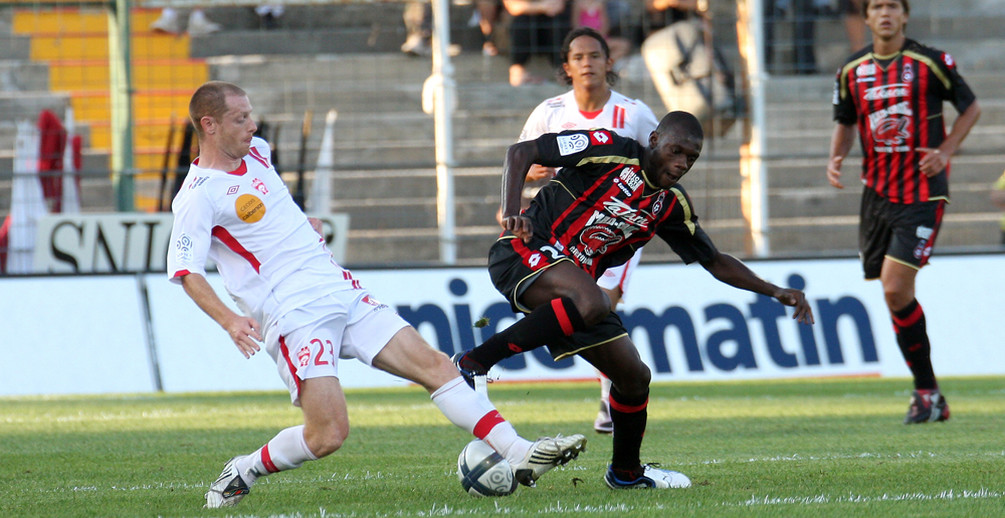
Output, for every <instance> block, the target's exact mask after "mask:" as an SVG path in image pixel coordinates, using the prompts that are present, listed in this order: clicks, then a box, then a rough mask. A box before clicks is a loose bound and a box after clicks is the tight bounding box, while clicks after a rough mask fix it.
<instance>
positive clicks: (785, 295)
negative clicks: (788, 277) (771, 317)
mask: <svg viewBox="0 0 1005 518" xmlns="http://www.w3.org/2000/svg"><path fill="white" fill-rule="evenodd" d="M701 265H702V266H703V267H704V268H705V269H706V270H708V273H711V274H712V276H713V277H715V278H716V279H718V280H719V281H721V282H724V283H726V284H729V285H730V286H733V287H735V288H740V289H741V290H747V291H752V292H754V293H760V294H762V295H767V296H769V297H772V298H774V299H775V300H777V301H778V302H781V303H782V304H785V305H786V306H791V307H793V308H795V310H796V311H795V314H793V315H792V318H794V319H796V320H798V321H800V322H802V323H804V324H812V323H813V310H812V309H810V305H809V303H808V302H806V295H805V294H804V293H803V292H802V291H801V290H795V289H791V288H781V287H778V286H775V285H774V284H771V283H770V282H768V281H766V280H764V279H762V278H760V277H758V276H757V274H755V273H754V272H753V271H751V270H750V268H747V265H745V264H743V262H741V261H740V260H739V259H737V258H735V257H733V256H731V255H728V254H723V253H718V254H716V256H715V257H714V258H713V259H712V260H711V261H707V262H703V263H701Z"/></svg>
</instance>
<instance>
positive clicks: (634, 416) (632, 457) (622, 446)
mask: <svg viewBox="0 0 1005 518" xmlns="http://www.w3.org/2000/svg"><path fill="white" fill-rule="evenodd" d="M648 406H649V389H646V391H645V393H644V394H641V395H639V396H635V397H627V396H625V395H623V394H621V392H619V391H618V387H616V386H612V387H611V421H613V422H614V437H613V443H614V444H613V450H614V452H613V454H612V455H611V469H613V470H614V474H615V475H617V476H618V478H620V479H622V480H634V479H635V478H637V477H639V476H641V475H642V473H641V472H640V469H641V467H642V462H641V461H640V460H639V450H641V449H642V437H643V436H644V435H645V433H646V419H647V418H648V416H649V412H648V410H647V409H648Z"/></svg>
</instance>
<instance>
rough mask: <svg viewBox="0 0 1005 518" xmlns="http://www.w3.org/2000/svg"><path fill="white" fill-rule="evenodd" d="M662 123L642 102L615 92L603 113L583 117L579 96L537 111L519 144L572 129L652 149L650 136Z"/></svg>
mask: <svg viewBox="0 0 1005 518" xmlns="http://www.w3.org/2000/svg"><path fill="white" fill-rule="evenodd" d="M658 123H659V122H658V121H657V120H656V116H655V115H654V114H653V111H652V110H650V109H649V107H648V106H646V105H645V103H643V102H642V101H639V100H636V99H630V98H628V97H625V96H624V95H621V94H619V93H618V92H615V91H614V90H611V97H610V98H609V99H608V100H607V103H606V104H604V108H603V109H602V110H600V112H599V113H583V112H582V111H580V109H579V105H578V104H577V103H576V97H575V92H573V91H572V90H569V91H568V92H566V93H564V94H562V95H560V96H558V97H553V98H551V99H547V100H545V101H544V102H542V103H541V104H539V105H537V108H534V111H533V112H531V114H530V117H528V118H527V122H526V124H524V126H523V131H522V132H520V140H519V142H523V141H526V140H534V139H536V138H538V137H540V136H541V135H544V134H545V133H559V132H562V131H565V130H569V129H594V128H607V129H609V130H611V131H614V132H615V133H617V134H618V135H621V136H622V137H628V138H631V139H635V140H637V141H639V142H640V143H641V144H642V145H643V146H648V145H649V134H650V133H652V132H653V130H655V129H656V125H657V124H658Z"/></svg>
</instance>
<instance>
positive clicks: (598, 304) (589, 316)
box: [572, 288, 611, 326]
mask: <svg viewBox="0 0 1005 518" xmlns="http://www.w3.org/2000/svg"><path fill="white" fill-rule="evenodd" d="M572 302H573V303H574V304H575V306H576V310H577V311H579V315H580V317H581V318H582V319H583V323H585V324H586V325H588V326H592V325H594V324H597V323H599V322H600V321H602V320H603V319H604V318H607V315H608V313H610V312H611V306H610V302H609V299H608V298H607V295H606V294H604V292H603V291H602V290H600V289H599V288H598V289H596V290H592V292H591V293H589V294H580V295H579V296H576V297H574V298H572Z"/></svg>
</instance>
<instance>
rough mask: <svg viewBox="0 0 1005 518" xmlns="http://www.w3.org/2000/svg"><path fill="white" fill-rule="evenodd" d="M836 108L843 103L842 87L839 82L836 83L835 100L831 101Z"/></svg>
mask: <svg viewBox="0 0 1005 518" xmlns="http://www.w3.org/2000/svg"><path fill="white" fill-rule="evenodd" d="M831 102H832V103H833V104H834V106H837V105H838V104H840V103H841V85H840V84H838V82H837V81H834V98H833V99H831Z"/></svg>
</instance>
